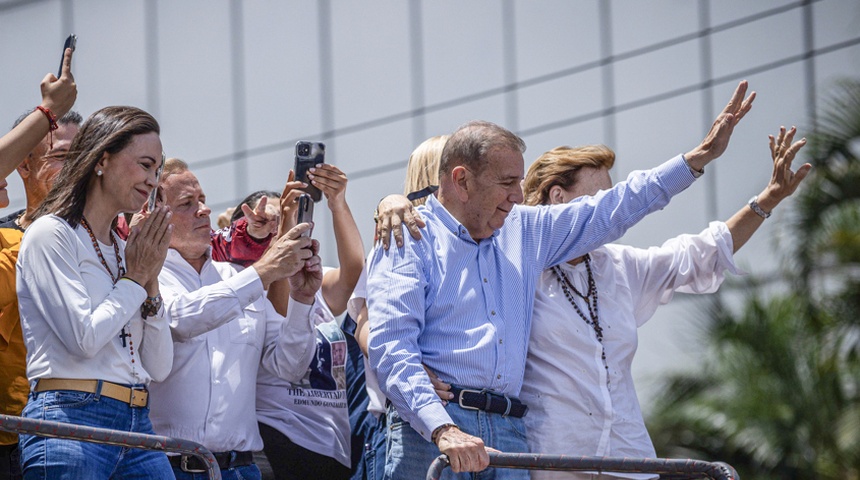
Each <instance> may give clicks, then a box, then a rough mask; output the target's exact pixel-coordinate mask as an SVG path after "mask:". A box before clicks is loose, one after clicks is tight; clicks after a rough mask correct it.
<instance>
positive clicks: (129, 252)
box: [125, 206, 173, 297]
mask: <svg viewBox="0 0 860 480" xmlns="http://www.w3.org/2000/svg"><path fill="white" fill-rule="evenodd" d="M171 215H172V214H171V213H170V208H169V207H167V206H160V207H156V208H155V210H154V211H152V212H149V213H148V214H146V215H143V216H142V218H141V219H140V220H139V222H138V223H136V224H135V225H134V226H133V227H131V233H130V234H129V236H128V241H127V242H126V245H125V265H126V270H127V271H126V276H127V277H129V278H131V279H132V280H134V281H136V282H137V283H139V284H140V285H143V287H144V288H146V291H147V293H148V294H149V296H150V297H154V296H155V295H156V294H157V293H158V274H159V273H160V272H161V267H162V265H164V259H165V258H167V248H168V247H169V246H170V237H171V235H172V234H173V225H171V224H170V217H171Z"/></svg>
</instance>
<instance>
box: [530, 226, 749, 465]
mask: <svg viewBox="0 0 860 480" xmlns="http://www.w3.org/2000/svg"><path fill="white" fill-rule="evenodd" d="M560 267H561V269H562V270H563V271H564V273H565V274H566V275H567V277H568V279H570V281H571V283H573V285H574V286H575V287H576V288H577V290H579V291H580V292H583V293H585V292H587V291H588V283H587V279H588V275H587V272H586V268H585V262H582V263H579V264H577V265H576V266H571V265H570V264H567V263H564V264H562V265H560ZM591 269H592V272H593V275H594V280H595V283H596V286H597V297H598V320H599V322H600V325H601V327H602V328H603V345H602V347H603V348H605V350H606V365H608V367H609V368H608V372H607V368H606V366H605V365H604V363H603V359H602V358H601V354H602V348H601V344H600V342H598V341H597V335H596V333H595V331H594V329H593V328H592V327H591V326H590V325H588V324H586V323H585V321H583V319H582V318H580V316H579V315H578V314H577V313H576V311H575V310H574V309H573V306H571V304H570V302H569V300H568V299H567V297H566V296H565V294H564V292H563V291H562V288H561V286H560V284H559V280H558V278H557V277H556V275H555V274H554V273H553V272H552V270H551V269H550V270H545V271H544V272H543V275H542V276H541V279H540V282H539V284H538V291H537V294H536V296H535V304H534V319H533V321H532V331H531V337H530V338H529V352H528V357H527V360H526V370H525V378H524V380H523V388H522V393H521V394H520V398H521V399H522V400H523V402H525V403H526V404H527V405H528V406H529V413H528V415H526V416H525V417H524V420H525V422H526V426H527V427H528V432H529V435H528V441H529V448H530V450H531V451H532V452H534V453H546V454H556V455H574V456H581V455H586V456H611V457H639V458H648V457H651V458H653V457H655V456H656V455H655V453H654V446H653V444H652V443H651V438H650V437H649V436H648V431H647V430H646V429H645V423H644V421H643V419H642V412H641V410H640V408H639V400H638V398H637V396H636V390H635V388H634V385H633V378H632V376H631V373H630V369H631V365H632V363H633V355H634V354H635V353H636V347H637V344H638V337H637V331H636V329H637V328H638V327H640V326H641V325H642V324H644V323H645V322H646V321H648V319H650V318H651V316H652V315H653V314H654V312H655V311H656V309H657V307H658V306H659V305H661V304H665V303H667V302H668V301H669V300H671V298H672V296H673V294H674V293H675V292H684V293H712V292H715V291H716V290H717V288H718V287H719V286H720V284H721V283H722V282H723V279H724V275H723V273H724V272H725V271H726V270H728V271H730V272H732V273H735V274H737V273H742V272H740V271H739V270H738V268H737V267H736V266H735V264H734V260H733V257H732V239H731V233H730V232H729V230H728V228H727V227H726V225H725V224H724V223H722V222H713V223H711V225H710V227H709V228H707V229H705V230H704V231H703V232H702V233H700V234H698V235H681V236H679V237H676V238H673V239H671V240H669V241H667V242H666V243H664V244H663V245H662V246H661V247H652V248H648V249H640V248H633V247H628V246H623V245H606V246H604V247H601V248H598V249H596V250H594V251H593V252H591ZM572 297H574V298H575V301H576V302H577V305H579V308H580V310H581V311H582V312H583V314H585V315H586V316H587V315H588V314H589V313H588V307H587V306H586V304H585V301H583V300H582V299H581V298H579V297H577V296H576V294H575V293H574V294H573V295H572ZM607 375H608V377H609V378H608V380H609V382H608V384H607ZM630 476H631V477H634V478H641V475H640V476H637V475H630ZM645 476H646V477H650V476H649V475H645ZM532 478H533V479H541V480H544V479H550V478H553V479H556V478H581V477H576V476H575V474H573V473H572V472H545V471H540V472H538V471H535V472H532Z"/></svg>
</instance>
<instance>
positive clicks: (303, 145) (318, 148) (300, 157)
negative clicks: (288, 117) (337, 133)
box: [293, 141, 325, 223]
mask: <svg viewBox="0 0 860 480" xmlns="http://www.w3.org/2000/svg"><path fill="white" fill-rule="evenodd" d="M321 163H325V144H323V143H321V142H305V141H301V142H297V143H296V163H295V166H294V167H293V171H294V172H295V173H296V180H297V181H299V182H304V183H306V184H307V185H308V187H307V188H305V192H306V193H307V194H308V195H310V196H311V199H313V201H314V202H319V201H320V200H322V192H321V191H320V189H319V188H317V187H315V186H313V184H311V181H310V180H309V179H308V170H310V169H311V168H313V167H316V166H317V165H319V164H321ZM299 223H301V222H299Z"/></svg>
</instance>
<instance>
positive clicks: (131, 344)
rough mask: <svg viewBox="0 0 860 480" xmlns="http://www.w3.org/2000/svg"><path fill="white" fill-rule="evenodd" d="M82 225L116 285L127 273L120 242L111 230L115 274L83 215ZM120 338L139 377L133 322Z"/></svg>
mask: <svg viewBox="0 0 860 480" xmlns="http://www.w3.org/2000/svg"><path fill="white" fill-rule="evenodd" d="M81 226H83V227H84V230H86V231H87V233H88V234H89V235H90V240H92V242H93V248H95V249H96V255H97V256H98V257H99V261H100V262H101V264H102V266H104V267H105V270H107V272H108V275H110V279H111V281H113V284H114V285H116V283H117V282H119V280H120V279H121V278H122V277H123V276H124V275H125V267H123V266H122V257H120V255H119V244H118V243H117V241H116V239H115V238H114V237H113V235H114V234H113V231H111V232H110V243H111V245H113V253H114V255H116V271H117V275H116V276H114V274H113V271H112V270H111V269H110V267H108V264H107V261H105V257H104V255H102V249H101V247H99V241H98V240H97V239H96V236H95V234H93V230H92V228H90V224H89V223H87V219H86V218H83V217H81ZM119 338H120V340H122V346H123V347H125V346H126V343H128V345H127V346H128V353H129V356H130V357H131V373H132V375H133V376H134V378H135V379H137V378H138V376H137V369H136V368H135V365H134V363H135V362H134V340H133V339H132V338H131V322H125V325H124V326H123V327H122V331H121V332H120V334H119ZM126 339H128V342H126Z"/></svg>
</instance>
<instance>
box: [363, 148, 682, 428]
mask: <svg viewBox="0 0 860 480" xmlns="http://www.w3.org/2000/svg"><path fill="white" fill-rule="evenodd" d="M693 180H694V178H693V175H692V174H691V172H690V169H689V167H688V166H687V164H686V162H685V161H684V160H683V158H682V156H680V155H679V156H677V157H675V158H673V159H672V160H669V161H668V162H666V163H664V164H663V165H660V166H659V167H657V168H654V169H652V170H647V171H638V172H633V173H631V174H630V176H629V177H628V178H627V181H626V182H621V183H619V184H617V185H615V186H614V187H613V188H612V189H610V190H605V191H602V192H600V193H598V194H597V195H596V196H594V197H583V198H582V199H580V200H576V201H574V202H571V203H568V204H563V205H553V206H540V207H527V206H521V205H517V206H515V207H514V208H513V210H511V213H510V215H508V217H507V219H506V220H505V224H504V226H503V227H502V228H501V229H499V230H496V231H495V232H494V234H493V235H492V236H491V237H490V238H486V239H483V240H480V241H479V242H475V241H474V240H473V239H472V238H471V236H470V235H469V232H468V231H467V230H466V228H465V227H464V226H463V225H462V224H461V223H460V222H459V221H457V219H455V218H454V217H453V216H451V214H450V213H448V211H447V210H446V209H445V208H444V207H443V206H442V204H440V203H439V201H438V200H437V199H436V197H435V196H430V198H429V200H428V201H427V205H426V206H424V207H418V210H419V211H420V212H421V214H422V215H423V217H424V218H425V220H426V223H427V226H426V228H424V229H423V230H422V231H421V234H422V238H421V239H420V240H413V239H412V238H411V237H410V236H409V235H404V246H403V247H402V248H391V249H389V250H384V249H383V248H381V247H377V248H376V250H375V251H374V253H373V255H372V257H371V261H370V264H369V265H368V279H367V302H368V309H369V314H368V317H369V320H370V325H371V331H370V339H369V350H370V352H369V354H370V364H371V365H372V366H373V368H374V370H375V371H376V374H377V375H378V377H379V384H380V387H381V388H382V390H383V392H384V393H385V395H386V396H387V397H388V399H389V400H391V403H392V404H393V405H394V406H395V407H396V408H397V411H398V413H400V415H401V416H402V417H403V418H404V419H405V420H406V421H408V422H409V423H410V424H411V425H412V426H413V427H414V428H415V430H416V431H417V432H418V433H420V434H421V435H422V436H423V437H424V438H426V439H427V440H430V435H431V433H432V432H433V430H434V429H435V428H437V427H438V426H440V425H443V424H445V423H451V418H450V417H449V416H448V414H447V413H446V412H445V409H444V407H443V406H442V403H441V401H440V400H439V397H438V396H437V395H436V393H435V391H434V390H433V386H432V384H431V383H430V380H429V378H428V377H427V374H426V373H425V372H424V369H423V368H422V366H421V364H422V363H423V364H425V365H427V366H428V367H429V368H430V369H432V370H433V371H435V372H436V373H437V374H438V375H439V377H440V378H441V379H442V380H445V381H446V382H449V383H453V384H456V385H460V386H463V387H469V388H478V389H481V388H486V389H489V390H492V391H494V392H497V393H500V394H507V395H510V396H513V397H516V396H517V395H519V393H520V388H521V387H522V382H523V371H524V369H525V362H526V353H527V350H528V336H529V331H530V329H531V318H532V305H533V303H534V292H535V286H536V282H537V279H538V278H539V277H540V274H541V272H542V271H543V270H544V269H546V268H548V267H550V266H552V265H557V264H559V263H562V262H564V261H566V260H568V259H571V258H576V257H578V256H581V255H584V254H586V253H588V252H590V251H592V250H594V249H595V248H597V247H599V246H601V245H603V244H605V243H608V242H611V241H613V240H616V239H617V238H619V237H620V236H621V235H623V234H624V232H625V231H626V230H627V228H629V227H631V226H632V225H634V224H635V223H636V222H638V221H639V220H641V219H642V218H643V217H644V216H645V215H646V214H648V213H650V212H653V211H655V210H658V209H661V208H663V207H664V206H665V205H666V204H667V203H669V199H670V198H671V197H672V196H673V195H675V194H677V193H679V192H681V191H683V190H684V189H686V188H687V187H688V186H690V185H691V184H692V183H693Z"/></svg>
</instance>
